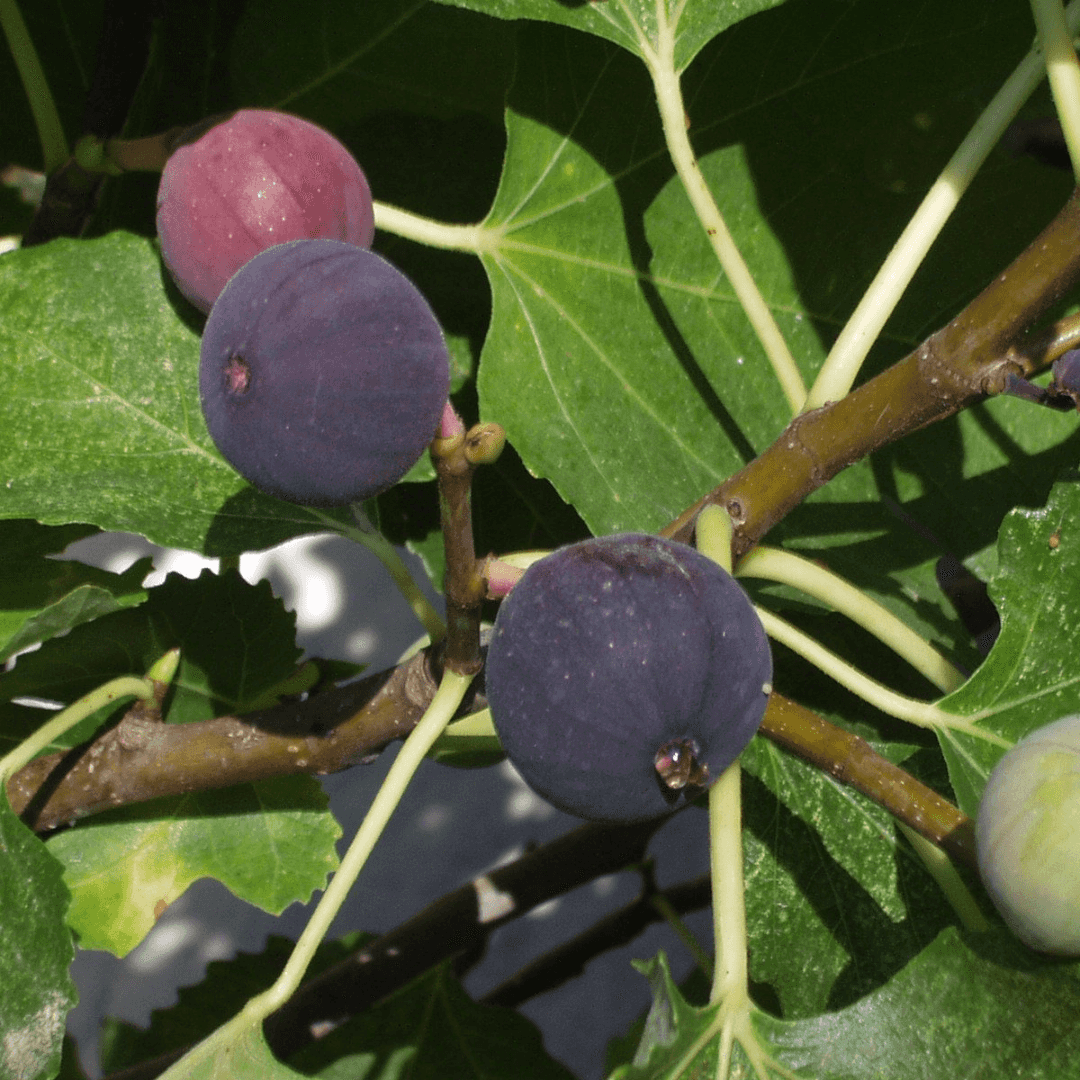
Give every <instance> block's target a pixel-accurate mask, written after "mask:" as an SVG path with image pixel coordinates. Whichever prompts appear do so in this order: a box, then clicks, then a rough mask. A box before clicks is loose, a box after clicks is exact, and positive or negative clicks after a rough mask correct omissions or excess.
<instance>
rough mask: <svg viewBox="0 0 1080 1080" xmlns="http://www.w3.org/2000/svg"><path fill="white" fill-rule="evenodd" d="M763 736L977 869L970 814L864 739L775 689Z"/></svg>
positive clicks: (770, 701) (762, 731) (766, 712)
mask: <svg viewBox="0 0 1080 1080" xmlns="http://www.w3.org/2000/svg"><path fill="white" fill-rule="evenodd" d="M761 734H762V735H764V736H765V738H766V739H768V740H769V741H770V742H774V743H776V745H777V746H782V747H783V748H784V749H785V750H789V751H791V752H792V753H794V754H797V755H798V756H799V757H801V758H803V759H804V760H805V761H808V762H810V764H811V765H815V766H816V767H817V768H819V769H821V770H822V772H827V773H828V774H829V775H830V776H833V777H835V778H836V779H837V780H839V781H840V783H841V784H845V785H846V786H848V787H851V788H854V789H855V790H856V791H858V792H861V793H862V794H863V795H865V796H866V797H867V798H868V799H870V800H871V801H872V802H875V803H877V805H878V806H881V807H883V808H884V809H886V810H888V812H889V813H890V814H892V816H893V817H894V818H896V819H897V821H902V822H903V823H904V824H905V825H907V826H909V827H910V828H912V829H914V830H915V832H917V833H919V835H920V836H924V837H926V839H927V840H929V841H930V842H931V843H934V844H937V845H938V847H940V848H942V849H943V850H944V851H946V852H947V853H948V854H949V855H950V856H952V858H954V859H956V860H957V862H960V863H963V864H964V865H965V866H968V867H970V868H971V869H975V825H974V822H973V821H972V820H971V818H969V817H968V816H967V815H966V814H964V813H962V812H961V811H960V810H958V809H957V808H956V807H955V806H953V804H952V803H951V802H949V800H948V799H944V798H942V797H941V796H940V795H939V794H938V793H937V792H936V791H934V790H933V789H932V788H929V787H927V786H926V785H925V784H924V783H922V781H920V780H916V779H915V777H913V776H912V775H911V774H910V773H908V772H905V771H904V770H903V769H901V768H900V766H899V765H894V764H893V763H892V762H891V761H889V760H888V759H887V758H883V757H882V756H881V755H880V754H878V753H877V752H876V751H874V750H873V749H872V748H871V747H870V744H869V743H868V742H866V740H865V739H861V738H859V736H858V735H852V734H851V732H849V731H844V729H843V728H839V727H836V725H835V724H830V723H829V722H828V721H827V720H825V719H824V718H823V717H820V716H818V715H817V713H815V712H811V711H810V710H809V709H807V708H804V707H803V706H802V705H799V704H798V703H797V702H795V701H792V700H791V699H790V698H786V697H783V696H781V695H780V694H777V693H774V694H773V695H772V696H771V697H770V698H769V707H768V708H767V709H766V710H765V719H764V720H763V721H762V724H761Z"/></svg>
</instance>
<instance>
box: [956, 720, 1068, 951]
mask: <svg viewBox="0 0 1080 1080" xmlns="http://www.w3.org/2000/svg"><path fill="white" fill-rule="evenodd" d="M975 840H976V850H977V854H978V861H979V873H980V874H981V876H982V880H983V884H984V885H985V886H986V891H987V892H988V893H989V894H990V897H991V899H992V900H993V901H994V905H995V907H996V908H997V909H998V912H999V913H1000V914H1001V917H1002V918H1003V919H1004V920H1005V922H1006V923H1008V925H1009V927H1010V929H1011V930H1012V931H1013V932H1014V933H1015V934H1016V936H1017V937H1018V938H1020V940H1021V941H1023V942H1024V944H1025V945H1028V946H1030V947H1031V948H1032V949H1037V950H1039V951H1040V952H1048V953H1056V954H1059V955H1062V956H1080V716H1066V717H1063V718H1062V719H1061V720H1057V721H1055V722H1054V723H1052V724H1047V725H1046V726H1045V727H1041V728H1039V729H1038V730H1037V731H1033V732H1032V733H1031V734H1030V735H1028V736H1027V737H1026V738H1023V739H1021V740H1020V742H1018V743H1017V744H1016V746H1014V747H1013V748H1012V749H1011V750H1010V751H1008V753H1006V754H1005V756H1004V757H1003V758H1002V759H1001V760H1000V761H999V762H998V763H997V765H996V766H995V768H994V771H993V772H992V773H991V774H990V778H989V780H987V782H986V788H985V789H984V790H983V794H982V800H981V801H980V803H979V813H978V817H977V819H976V824H975Z"/></svg>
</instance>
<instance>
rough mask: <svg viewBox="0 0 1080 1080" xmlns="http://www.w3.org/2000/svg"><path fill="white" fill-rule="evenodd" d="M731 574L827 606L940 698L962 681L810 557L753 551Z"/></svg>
mask: <svg viewBox="0 0 1080 1080" xmlns="http://www.w3.org/2000/svg"><path fill="white" fill-rule="evenodd" d="M736 576H738V577H753V578H764V579H766V580H768V581H778V582H781V583H783V584H785V585H791V586H793V587H794V588H796V589H799V590H800V591H801V592H804V593H806V594H807V595H808V596H813V597H815V598H816V599H818V600H821V601H822V602H824V603H826V604H829V605H830V606H831V607H833V608H835V609H836V610H837V611H839V612H841V613H842V614H844V615H846V616H847V617H848V618H849V619H851V620H852V621H853V622H856V623H858V624H859V626H861V627H862V628H863V629H864V630H867V631H868V632H869V633H871V634H873V635H874V637H876V638H877V639H878V640H879V641H883V642H884V643H885V644H886V645H888V646H889V648H890V649H892V650H893V652H895V653H896V654H897V655H898V656H901V657H903V659H905V660H906V661H907V662H908V663H909V664H911V666H912V667H913V668H915V670H916V671H918V672H919V673H920V674H922V675H923V676H925V677H926V678H927V679H928V680H929V681H930V682H931V683H933V684H934V686H936V687H937V688H938V689H939V690H940V691H941V692H942V693H943V694H950V693H952V691H953V690H956V689H958V688H959V687H960V686H962V685H963V684H964V682H965V681H966V680H965V677H964V674H963V672H962V671H960V670H959V669H958V668H956V667H954V666H953V665H952V664H950V663H949V661H948V660H946V659H945V657H944V656H942V655H941V653H939V652H938V651H937V649H935V648H934V647H933V646H932V645H931V644H930V643H929V642H928V641H926V640H925V639H924V638H922V637H920V636H919V635H918V634H916V633H915V631H914V630H912V629H911V627H910V626H908V625H907V624H906V623H904V622H902V621H901V620H900V619H898V618H897V617H896V616H895V615H894V614H893V613H892V612H891V611H889V610H888V608H885V607H883V606H882V605H881V604H879V603H878V602H877V601H876V600H873V599H871V598H870V597H869V596H867V595H866V593H864V592H863V591H862V590H861V589H857V588H856V587H855V586H854V585H852V584H851V582H849V581H845V580H844V579H843V578H842V577H840V575H839V574H834V573H833V572H832V571H831V570H826V569H825V567H823V566H819V565H818V564H817V563H815V562H812V561H811V560H810V559H805V558H803V557H802V556H801V555H796V554H794V552H791V551H784V550H783V549H782V548H770V547H756V548H754V549H753V550H752V551H751V552H749V553H748V554H747V555H746V556H745V557H744V558H742V559H741V560H740V561H739V565H738V567H737V568H736Z"/></svg>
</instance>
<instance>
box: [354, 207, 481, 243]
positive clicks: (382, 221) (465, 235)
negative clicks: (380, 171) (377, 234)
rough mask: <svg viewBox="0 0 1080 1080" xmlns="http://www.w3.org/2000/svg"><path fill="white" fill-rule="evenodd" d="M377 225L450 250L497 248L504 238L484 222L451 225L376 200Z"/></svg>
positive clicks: (408, 237) (420, 241)
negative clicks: (483, 223) (480, 223)
mask: <svg viewBox="0 0 1080 1080" xmlns="http://www.w3.org/2000/svg"><path fill="white" fill-rule="evenodd" d="M374 209H375V228H377V229H384V230H385V231H386V232H392V233H395V234H396V235H397V236H404V237H405V238H406V239H407V240H415V241H417V243H420V244H426V245H427V246H428V247H437V248H445V249H447V250H449V251H471V252H474V253H475V254H477V255H479V254H481V253H483V252H485V251H495V250H496V249H497V248H498V241H499V240H500V239H501V236H500V234H499V233H498V231H497V230H494V229H489V228H487V227H486V226H484V225H450V224H448V223H447V222H445V221H435V220H433V219H432V218H426V217H421V216H420V215H419V214H413V213H410V212H409V211H408V210H401V209H399V208H398V207H396V206H389V205H388V204H386V203H382V202H378V201H376V202H375V204H374Z"/></svg>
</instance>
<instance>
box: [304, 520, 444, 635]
mask: <svg viewBox="0 0 1080 1080" xmlns="http://www.w3.org/2000/svg"><path fill="white" fill-rule="evenodd" d="M313 513H314V514H315V516H316V517H318V518H319V519H320V520H321V521H322V522H323V523H324V524H325V525H326V527H327V528H328V529H332V530H333V531H334V532H336V533H340V534H341V535H342V536H347V537H348V538H349V539H350V540H355V541H356V543H358V544H363V546H364V547H366V548H367V549H368V551H370V552H371V553H372V554H373V555H375V556H376V557H377V558H378V560H379V561H380V562H381V563H382V564H383V566H385V567H386V570H387V573H389V575H390V577H391V579H392V580H393V582H394V584H395V585H396V586H397V588H398V591H399V592H400V593H401V595H402V596H403V597H405V600H406V602H407V603H408V605H409V607H411V608H412V610H413V614H414V615H415V616H416V617H417V619H419V620H420V625H421V626H423V628H424V630H425V631H426V632H427V635H428V638H429V639H430V640H431V641H441V640H442V639H443V638H444V637H445V636H446V623H445V622H443V619H442V616H441V615H440V614H439V613H438V612H437V611H436V610H435V608H434V607H433V606H432V604H431V601H430V600H428V598H427V597H426V596H425V595H424V592H423V590H422V589H421V588H420V586H419V585H417V583H416V582H415V581H414V580H413V576H412V574H410V573H409V568H408V567H407V566H406V565H405V560H404V559H402V557H401V555H400V554H399V553H398V550H397V548H395V547H394V545H393V544H391V543H390V541H389V540H387V539H386V537H385V536H383V534H382V533H381V532H379V531H378V530H377V529H375V528H373V527H372V526H371V525H370V524H369V523H368V522H367V521H366V519H365V518H364V516H363V513H362V512H361V511H360V510H358V509H357V510H356V512H355V515H354V516H355V517H356V521H357V524H356V525H346V524H344V523H343V522H340V521H338V520H337V519H336V518H332V517H329V516H328V515H326V514H323V513H321V512H320V511H319V510H314V509H313Z"/></svg>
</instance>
